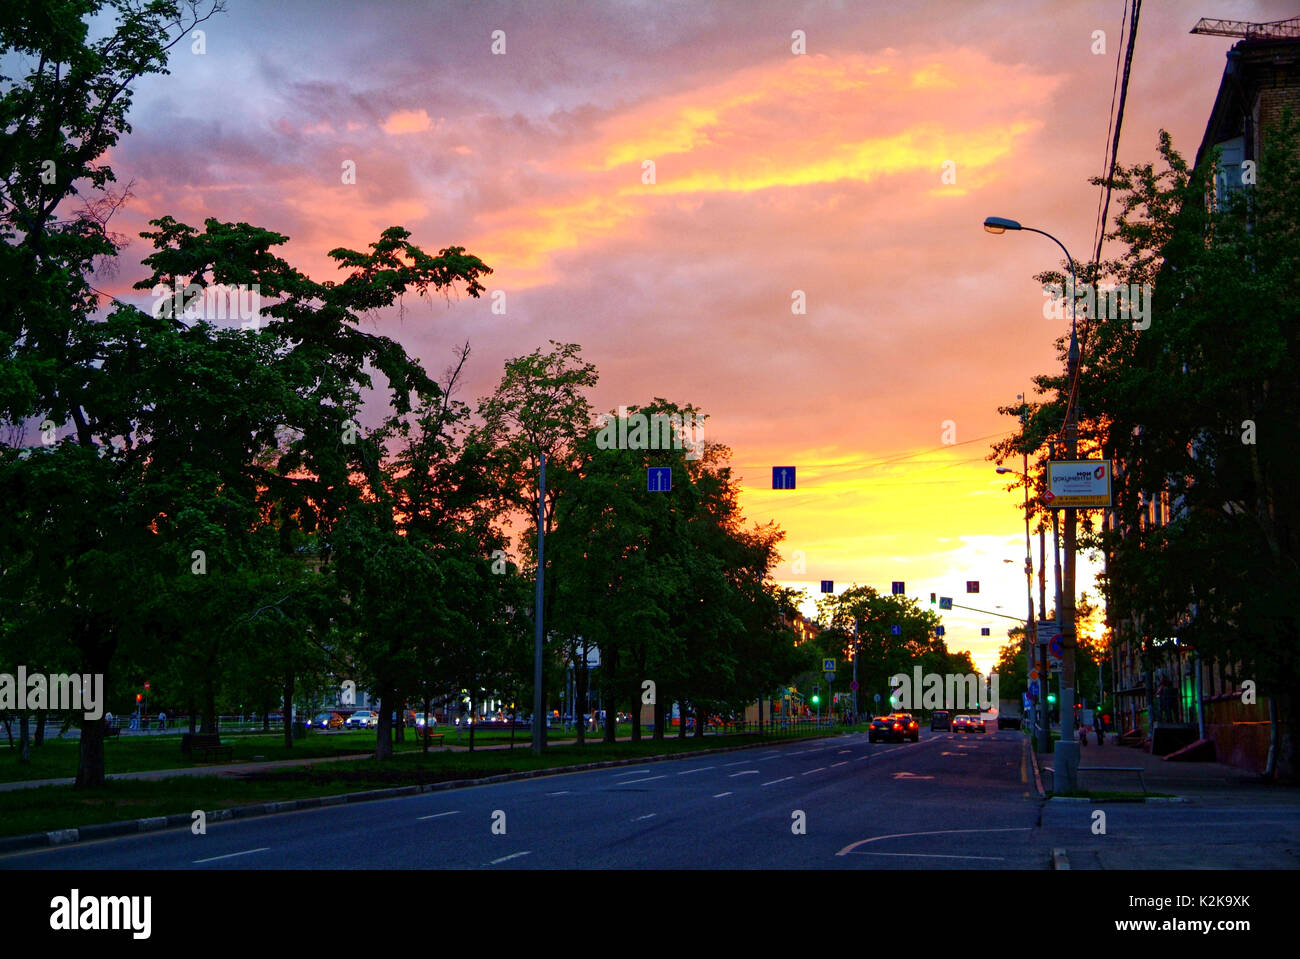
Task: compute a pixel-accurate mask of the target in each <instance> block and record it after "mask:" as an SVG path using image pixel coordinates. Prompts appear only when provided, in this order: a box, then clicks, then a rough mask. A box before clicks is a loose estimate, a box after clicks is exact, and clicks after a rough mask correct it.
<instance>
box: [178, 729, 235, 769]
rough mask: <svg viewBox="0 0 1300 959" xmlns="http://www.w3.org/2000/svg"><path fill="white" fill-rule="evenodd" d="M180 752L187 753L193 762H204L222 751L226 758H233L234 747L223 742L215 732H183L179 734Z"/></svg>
mask: <svg viewBox="0 0 1300 959" xmlns="http://www.w3.org/2000/svg"><path fill="white" fill-rule="evenodd" d="M181 752H183V753H185V754H187V755H189V756H190V757H191V758H192V759H193V760H194V761H195V762H206V761H207V760H208V759H212V758H216V757H218V756H220V755H222V754H223V753H224V754H225V757H226V758H227V759H234V758H235V747H234V746H232V745H231V744H230V743H223V742H222V741H221V737H220V736H218V735H216V734H215V733H185V734H184V735H182V736H181Z"/></svg>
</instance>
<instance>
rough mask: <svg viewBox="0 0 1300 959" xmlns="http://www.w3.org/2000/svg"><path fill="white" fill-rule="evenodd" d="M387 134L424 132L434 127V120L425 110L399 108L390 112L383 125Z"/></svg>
mask: <svg viewBox="0 0 1300 959" xmlns="http://www.w3.org/2000/svg"><path fill="white" fill-rule="evenodd" d="M381 128H382V129H383V131H384V132H385V133H387V134H390V135H393V136H397V135H400V134H403V133H423V132H424V131H425V130H432V129H433V120H431V119H430V118H429V114H428V113H426V112H425V111H424V110H398V111H396V112H395V113H390V114H389V115H388V119H387V120H385V121H384V122H383V124H382V126H381Z"/></svg>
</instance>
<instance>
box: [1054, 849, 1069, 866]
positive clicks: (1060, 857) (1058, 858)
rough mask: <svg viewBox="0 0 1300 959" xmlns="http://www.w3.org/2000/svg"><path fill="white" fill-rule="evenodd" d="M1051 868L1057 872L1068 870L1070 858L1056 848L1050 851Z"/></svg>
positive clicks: (1062, 850) (1063, 851)
mask: <svg viewBox="0 0 1300 959" xmlns="http://www.w3.org/2000/svg"><path fill="white" fill-rule="evenodd" d="M1052 868H1053V869H1055V870H1058V871H1060V870H1063V869H1069V868H1070V857H1069V856H1067V855H1066V854H1065V850H1064V849H1061V848H1059V847H1058V848H1056V849H1053V850H1052Z"/></svg>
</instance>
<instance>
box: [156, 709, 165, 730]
mask: <svg viewBox="0 0 1300 959" xmlns="http://www.w3.org/2000/svg"><path fill="white" fill-rule="evenodd" d="M158 727H159V728H160V729H166V728H167V714H166V713H164V712H160V713H158Z"/></svg>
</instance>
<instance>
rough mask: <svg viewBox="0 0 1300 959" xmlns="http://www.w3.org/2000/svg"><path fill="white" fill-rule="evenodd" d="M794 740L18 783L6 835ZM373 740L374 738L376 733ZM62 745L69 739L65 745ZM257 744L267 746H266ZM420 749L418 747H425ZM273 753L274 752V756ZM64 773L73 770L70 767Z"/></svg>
mask: <svg viewBox="0 0 1300 959" xmlns="http://www.w3.org/2000/svg"><path fill="white" fill-rule="evenodd" d="M836 731H838V730H836ZM829 733H830V731H828V730H822V731H821V732H820V733H818V732H814V731H811V730H810V731H808V732H807V733H806V735H807V736H817V735H823V736H824V735H828V734H829ZM347 735H351V734H347ZM357 735H364V734H357ZM232 738H234V737H232ZM249 738H250V739H258V738H265V737H249ZM318 738H319V739H322V740H326V741H328V740H330V739H332V738H342V737H341V736H340V737H329V736H320V737H318ZM449 738H450V737H449ZM476 738H477V736H476ZM789 738H791V737H790V736H782V737H766V736H765V737H762V738H759V737H758V736H757V735H755V734H750V735H737V736H706V737H704V738H703V739H697V738H696V737H694V736H689V737H687V738H686V739H684V740H679V739H677V738H676V737H670V738H668V739H666V740H664V741H663V742H661V743H655V742H654V741H652V740H646V741H643V742H640V743H630V742H620V743H615V744H613V745H606V744H604V743H588V744H587V745H584V746H582V747H578V746H576V745H564V746H553V747H551V748H549V749H548V750H547V752H546V754H545V755H544V756H540V757H535V756H533V755H532V753H531V752H530V751H529V750H528V749H516V750H513V751H511V750H485V751H483V752H477V751H476V752H474V753H469V752H451V751H439V750H435V751H433V752H430V753H429V754H428V755H427V756H422V755H409V756H403V757H402V758H401V759H400V760H397V761H393V762H379V761H376V760H374V759H357V760H343V761H339V762H334V763H318V764H315V765H310V766H285V767H280V768H275V769H266V770H256V771H252V772H249V773H244V774H239V775H226V776H181V777H172V778H169V779H153V780H117V781H115V782H109V783H107V784H105V785H104V786H102V787H100V788H98V789H92V790H83V791H81V792H78V791H75V790H73V789H72V787H71V786H40V787H35V788H30V789H15V790H11V791H8V792H0V835H6V836H12V835H22V834H24V833H30V832H41V831H45V830H50V829H68V828H73V827H77V826H86V825H90V824H92V823H102V822H114V821H116V820H119V819H140V818H146V817H151V816H166V815H170V814H172V813H188V812H192V811H193V810H195V809H205V810H212V809H222V808H226V807H231V806H243V805H248V804H250V803H259V802H272V801H283V800H288V799H303V798H308V797H313V796H329V795H337V794H339V793H346V792H357V791H360V790H363V789H379V788H383V787H386V786H407V785H413V784H423V783H433V782H444V781H447V780H455V779H477V778H481V777H483V776H493V775H499V774H501V773H507V772H519V771H525V770H532V769H545V768H551V767H555V766H568V765H575V764H578V763H584V762H599V761H602V760H608V759H636V758H638V757H642V756H654V755H660V754H677V753H689V752H692V751H695V750H699V749H713V748H717V747H721V746H734V745H740V744H742V743H769V742H781V741H785V740H787V739H789ZM169 740H170V748H171V749H173V750H175V751H176V754H177V755H179V754H180V746H179V745H178V740H177V739H175V738H171V737H168V739H167V740H158V743H160V744H163V745H162V748H164V749H166V748H167V746H166V745H165V744H166V743H167V742H168V741H169ZM307 742H308V743H311V742H312V739H311V737H309V738H308V740H307ZM371 742H372V743H373V736H372V737H371ZM299 743H300V744H301V743H302V740H299ZM52 745H54V743H47V744H46V745H45V746H43V747H41V750H32V753H33V755H35V754H36V753H38V752H40V751H42V750H45V749H48V748H49V747H50V746H52ZM60 745H69V744H68V743H63V744H60ZM71 745H72V746H73V747H74V752H73V753H72V756H73V761H74V763H75V743H74V744H71ZM131 745H132V743H131V741H130V740H125V741H123V742H120V743H113V744H110V745H109V747H108V748H109V749H115V748H117V747H119V746H131ZM140 745H141V747H143V746H144V745H146V744H145V743H141V744H140ZM241 746H242V747H247V748H248V750H249V756H251V755H252V749H253V748H254V747H253V746H252V745H250V744H240V745H236V747H235V755H236V758H237V759H238V758H240V749H241ZM258 748H263V749H264V748H265V747H258ZM407 748H408V749H412V748H413V747H412V746H411V745H408V747H407ZM297 749H298V746H297V745H295V747H294V750H295V754H296V755H298V756H303V755H306V754H305V753H299V752H297ZM415 752H418V749H417V750H415ZM258 754H259V755H263V754H264V753H262V752H259V753H258ZM0 755H2V753H0ZM267 758H268V759H269V758H272V757H271V756H270V755H267ZM150 768H157V767H150ZM113 769H114V771H122V770H118V769H116V767H113ZM64 774H65V775H66V774H67V773H66V772H64Z"/></svg>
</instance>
